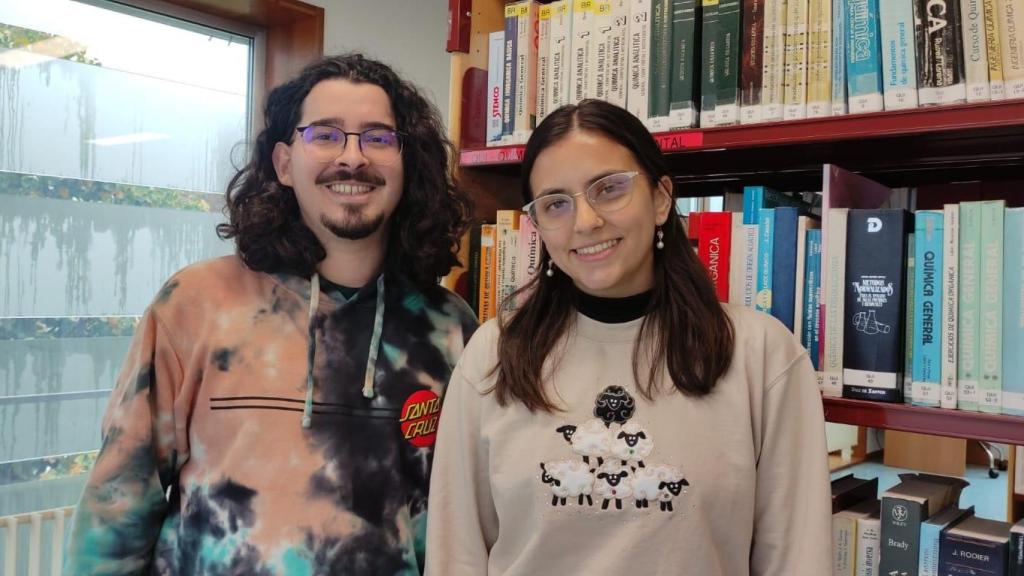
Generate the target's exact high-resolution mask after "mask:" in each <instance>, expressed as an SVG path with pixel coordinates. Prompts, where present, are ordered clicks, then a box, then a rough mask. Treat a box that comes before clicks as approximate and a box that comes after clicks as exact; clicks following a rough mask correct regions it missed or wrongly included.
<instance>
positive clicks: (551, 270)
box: [545, 258, 555, 278]
mask: <svg viewBox="0 0 1024 576" xmlns="http://www.w3.org/2000/svg"><path fill="white" fill-rule="evenodd" d="M545 274H547V277H548V278H551V277H552V276H554V275H555V261H554V260H552V259H550V258H548V269H547V272H545Z"/></svg>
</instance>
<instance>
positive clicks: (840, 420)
mask: <svg viewBox="0 0 1024 576" xmlns="http://www.w3.org/2000/svg"><path fill="white" fill-rule="evenodd" d="M822 401H823V405H824V409H825V420H826V421H828V422H833V423H836V424H851V425H854V426H866V427H870V428H884V429H887V430H900V431H903V432H917V433H919V434H931V435H935V436H948V437H952V438H970V439H974V440H987V441H989V442H996V443H999V444H1010V445H1015V446H1019V445H1024V417H1020V416H1008V415H1003V414H988V413H983V412H969V411H966V410H950V409H947V408H927V407H923V406H910V405H907V404H891V403H886V402H870V401H867V400H851V399H848V398H828V397H825V398H822Z"/></svg>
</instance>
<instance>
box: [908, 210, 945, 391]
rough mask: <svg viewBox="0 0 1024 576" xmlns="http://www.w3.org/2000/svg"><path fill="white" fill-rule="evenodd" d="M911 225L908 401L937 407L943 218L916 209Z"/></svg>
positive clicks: (939, 377)
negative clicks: (912, 230) (910, 365)
mask: <svg viewBox="0 0 1024 576" xmlns="http://www.w3.org/2000/svg"><path fill="white" fill-rule="evenodd" d="M914 217H915V227H914V324H913V336H912V338H913V341H914V347H913V348H914V352H913V355H914V361H913V375H912V378H913V382H912V384H911V401H912V403H913V404H916V405H918V406H938V405H939V404H940V394H939V390H940V388H941V372H942V337H941V323H942V302H943V300H942V270H943V264H942V256H943V253H944V250H943V220H944V215H943V213H942V212H941V211H939V210H918V211H917V213H916V214H914Z"/></svg>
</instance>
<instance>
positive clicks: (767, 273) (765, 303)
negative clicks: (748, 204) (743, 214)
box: [754, 208, 775, 314]
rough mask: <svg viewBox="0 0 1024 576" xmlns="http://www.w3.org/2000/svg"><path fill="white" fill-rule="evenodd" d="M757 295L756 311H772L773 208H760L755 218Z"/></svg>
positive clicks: (755, 300) (755, 301)
mask: <svg viewBox="0 0 1024 576" xmlns="http://www.w3.org/2000/svg"><path fill="white" fill-rule="evenodd" d="M757 227H758V238H757V297H756V298H755V299H754V306H755V308H756V309H757V311H758V312H767V313H769V314H771V312H772V254H773V252H774V248H773V244H774V242H775V209H774V208H762V209H761V210H759V211H758V219H757Z"/></svg>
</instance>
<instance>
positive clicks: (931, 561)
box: [917, 504, 974, 576]
mask: <svg viewBox="0 0 1024 576" xmlns="http://www.w3.org/2000/svg"><path fill="white" fill-rule="evenodd" d="M973 515H974V506H971V507H970V508H967V509H966V510H964V509H961V508H958V507H957V506H956V505H955V504H954V505H950V506H947V507H946V508H944V509H943V510H941V511H939V512H938V513H937V514H936V515H935V516H932V517H931V518H929V519H928V520H925V521H924V522H922V523H921V543H920V546H921V554H920V560H919V561H918V566H917V573H918V574H919V575H920V576H939V542H940V541H941V536H942V532H943V531H945V530H946V529H948V528H951V527H953V526H955V525H956V524H957V523H958V522H960V521H961V520H963V519H964V518H967V517H969V516H973Z"/></svg>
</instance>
